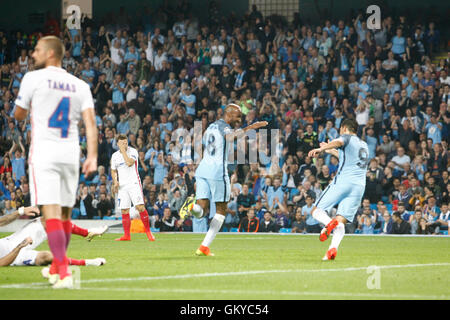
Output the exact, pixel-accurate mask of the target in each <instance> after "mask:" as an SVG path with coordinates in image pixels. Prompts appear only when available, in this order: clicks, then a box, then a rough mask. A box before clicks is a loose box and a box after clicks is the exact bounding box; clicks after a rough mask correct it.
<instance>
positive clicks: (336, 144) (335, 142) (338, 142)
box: [308, 138, 344, 157]
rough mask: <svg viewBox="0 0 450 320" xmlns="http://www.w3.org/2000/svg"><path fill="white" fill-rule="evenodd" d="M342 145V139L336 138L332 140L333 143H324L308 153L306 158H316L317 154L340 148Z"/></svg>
mask: <svg viewBox="0 0 450 320" xmlns="http://www.w3.org/2000/svg"><path fill="white" fill-rule="evenodd" d="M343 145H344V142H343V141H342V139H340V138H337V139H334V140H333V141H331V142H330V143H324V144H323V145H321V147H320V148H316V149H312V150H311V151H310V152H309V153H308V156H309V157H315V156H317V155H318V154H319V153H321V152H323V151H326V150H330V149H336V148H340V147H342V146H343Z"/></svg>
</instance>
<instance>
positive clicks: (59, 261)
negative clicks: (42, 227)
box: [46, 219, 70, 279]
mask: <svg viewBox="0 0 450 320" xmlns="http://www.w3.org/2000/svg"><path fill="white" fill-rule="evenodd" d="M46 231H47V238H48V246H49V247H50V251H51V252H52V255H53V262H55V264H56V265H57V268H58V272H59V278H60V279H64V278H65V277H66V276H68V275H70V273H69V271H68V268H67V267H68V261H67V258H66V235H65V234H64V229H63V224H62V222H61V220H60V219H48V220H47V221H46Z"/></svg>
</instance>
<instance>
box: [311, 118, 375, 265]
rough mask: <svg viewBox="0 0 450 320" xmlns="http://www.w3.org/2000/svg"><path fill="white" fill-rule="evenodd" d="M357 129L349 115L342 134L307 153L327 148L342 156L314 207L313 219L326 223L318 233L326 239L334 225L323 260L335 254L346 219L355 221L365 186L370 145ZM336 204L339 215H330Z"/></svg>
mask: <svg viewBox="0 0 450 320" xmlns="http://www.w3.org/2000/svg"><path fill="white" fill-rule="evenodd" d="M357 130H358V124H357V122H356V121H355V120H352V119H346V120H344V121H343V122H342V124H341V129H340V135H341V136H340V137H339V138H337V139H334V140H333V141H331V142H330V143H321V144H320V148H317V149H313V150H311V151H310V152H309V154H308V156H310V157H315V156H317V155H318V154H319V153H321V152H322V151H325V152H326V153H329V154H332V155H334V156H335V157H338V158H339V167H338V171H337V174H336V176H335V177H334V179H333V181H332V182H331V183H330V184H329V185H328V187H327V188H326V189H325V190H324V191H323V192H322V194H321V196H320V197H319V198H318V199H317V201H316V203H315V204H314V207H313V209H312V215H313V217H314V219H316V220H317V221H319V222H321V223H323V224H324V225H325V228H323V229H322V231H321V233H320V236H319V239H320V241H325V240H327V239H328V236H329V235H330V233H331V231H332V230H333V229H334V234H333V239H332V240H331V244H330V247H329V248H328V251H327V253H326V254H325V256H324V257H323V259H322V260H334V259H335V258H336V254H337V249H338V247H339V244H340V242H341V241H342V239H343V238H344V235H345V223H347V222H353V218H354V217H355V214H356V211H357V210H358V207H359V206H360V204H361V199H362V197H363V194H364V190H365V187H366V172H367V163H368V160H369V149H368V148H367V144H366V143H365V142H364V141H362V140H361V139H359V138H358V137H357V136H356V132H357ZM336 148H338V149H339V151H338V150H336ZM335 205H338V209H337V213H336V218H335V219H331V218H330V217H329V216H328V215H327V213H326V211H329V210H331V209H332V208H333V207H334V206H335Z"/></svg>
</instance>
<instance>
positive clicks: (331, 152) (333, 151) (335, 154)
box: [320, 142, 339, 159]
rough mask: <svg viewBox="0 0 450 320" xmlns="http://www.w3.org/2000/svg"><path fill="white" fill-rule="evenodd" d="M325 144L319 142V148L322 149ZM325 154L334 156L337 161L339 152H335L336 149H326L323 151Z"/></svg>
mask: <svg viewBox="0 0 450 320" xmlns="http://www.w3.org/2000/svg"><path fill="white" fill-rule="evenodd" d="M325 144H326V142H321V143H320V146H321V147H322V146H323V145H325ZM325 152H326V153H328V154H331V155H332V156H335V157H336V158H338V159H339V151H337V150H336V149H327V150H325Z"/></svg>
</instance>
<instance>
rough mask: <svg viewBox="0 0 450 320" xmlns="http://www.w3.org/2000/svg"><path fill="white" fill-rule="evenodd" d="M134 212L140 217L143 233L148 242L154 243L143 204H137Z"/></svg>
mask: <svg viewBox="0 0 450 320" xmlns="http://www.w3.org/2000/svg"><path fill="white" fill-rule="evenodd" d="M136 210H137V211H138V212H139V215H140V216H141V220H142V223H143V224H144V228H145V233H146V234H147V238H148V240H150V241H155V237H154V236H153V234H152V232H151V230H150V221H149V219H148V212H147V210H146V209H145V206H144V205H143V204H139V205H137V206H136Z"/></svg>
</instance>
